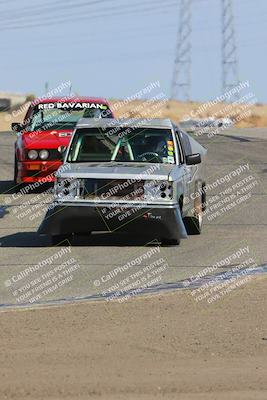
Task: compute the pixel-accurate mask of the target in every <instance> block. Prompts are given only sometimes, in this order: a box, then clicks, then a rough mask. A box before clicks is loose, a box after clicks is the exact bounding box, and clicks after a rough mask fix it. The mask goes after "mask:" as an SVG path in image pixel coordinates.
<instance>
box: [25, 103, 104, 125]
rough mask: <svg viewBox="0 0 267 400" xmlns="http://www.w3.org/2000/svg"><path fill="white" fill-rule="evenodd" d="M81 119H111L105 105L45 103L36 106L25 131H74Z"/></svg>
mask: <svg viewBox="0 0 267 400" xmlns="http://www.w3.org/2000/svg"><path fill="white" fill-rule="evenodd" d="M81 118H97V119H99V118H111V111H110V110H109V108H108V106H107V105H106V104H96V103H77V102H76V103H59V102H57V103H46V104H38V105H37V106H36V107H35V108H34V109H33V113H32V116H31V118H30V121H29V124H28V126H27V131H29V132H33V131H37V130H40V131H46V130H54V129H56V130H61V129H62V130H64V129H74V128H75V126H76V124H77V122H78V121H79V119H81Z"/></svg>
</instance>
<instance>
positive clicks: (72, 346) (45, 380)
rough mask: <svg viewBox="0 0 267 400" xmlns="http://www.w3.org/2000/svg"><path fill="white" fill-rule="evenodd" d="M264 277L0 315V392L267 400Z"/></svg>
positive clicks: (45, 395)
mask: <svg viewBox="0 0 267 400" xmlns="http://www.w3.org/2000/svg"><path fill="white" fill-rule="evenodd" d="M266 283H267V278H266V277H265V278H257V279H254V280H253V281H251V282H250V283H249V284H248V285H247V286H245V287H243V288H242V289H241V288H240V289H236V290H235V291H234V292H233V293H231V294H230V295H228V296H227V297H225V298H224V299H223V300H221V301H219V302H216V303H214V304H212V305H209V306H208V305H206V306H205V305H204V304H197V303H195V302H194V300H193V298H192V296H191V295H190V292H189V291H183V292H178V291H177V292H174V293H170V294H165V295H162V296H155V297H151V298H138V299H133V300H131V301H129V302H127V303H124V304H118V303H112V304H111V303H106V302H105V303H104V302H102V303H87V304H76V305H69V306H63V307H56V308H50V309H35V310H24V311H6V312H1V313H0V330H1V344H0V361H1V363H0V365H1V367H0V376H1V385H0V398H1V399H2V398H3V399H4V398H7V399H11V398H12V399H19V400H23V399H34V400H36V399H53V400H54V399H72V400H73V399H88V398H101V399H137V398H138V399H154V398H155V397H159V398H160V397H165V398H173V399H185V400H195V399H196V400H202V399H203V400H204V399H205V400H209V399H212V400H216V399H220V400H224V399H227V400H229V399H231V400H236V399H242V400H243V399H251V400H252V399H253V400H257V399H265V400H266V398H267V380H266V376H267V316H266V309H267V296H266ZM263 338H266V340H264V339H263Z"/></svg>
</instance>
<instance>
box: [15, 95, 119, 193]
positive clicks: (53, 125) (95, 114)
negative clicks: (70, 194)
mask: <svg viewBox="0 0 267 400" xmlns="http://www.w3.org/2000/svg"><path fill="white" fill-rule="evenodd" d="M80 118H114V115H113V113H112V111H111V109H110V106H109V104H108V102H107V101H106V100H104V99H99V98H90V97H75V98H74V97H68V98H50V99H49V98H47V99H37V100H34V101H33V102H32V103H31V105H30V107H29V109H28V111H27V114H26V116H25V119H24V122H23V123H22V124H19V123H12V130H13V131H15V132H16V133H17V135H18V138H17V140H16V143H15V161H14V183H15V185H19V184H23V183H32V182H41V183H46V182H53V181H54V180H55V177H54V175H55V172H56V171H57V170H58V168H59V167H60V166H61V164H62V152H63V151H64V150H65V149H66V147H67V146H68V144H69V141H70V138H71V135H72V132H73V131H74V128H75V126H76V123H77V122H78V120H79V119H80Z"/></svg>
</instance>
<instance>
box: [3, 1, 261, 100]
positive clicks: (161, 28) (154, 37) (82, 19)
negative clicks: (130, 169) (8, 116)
mask: <svg viewBox="0 0 267 400" xmlns="http://www.w3.org/2000/svg"><path fill="white" fill-rule="evenodd" d="M233 5H234V17H235V30H236V39H237V50H238V61H239V80H240V81H246V80H248V81H249V82H250V89H251V91H252V92H253V93H254V94H255V96H256V98H257V99H258V102H261V103H267V85H266V74H267V48H266V47H267V29H266V23H267V1H266V0H233ZM179 7H180V0H131V1H130V2H129V1H127V0H124V1H123V0H75V1H74V0H46V2H43V1H41V0H8V1H7V0H0V31H1V34H0V51H1V53H0V54H1V58H0V60H1V62H0V91H11V92H17V93H33V94H35V95H36V96H41V95H43V94H44V92H45V82H49V88H50V89H53V88H55V87H57V86H58V85H60V84H61V83H62V82H65V81H68V80H70V81H71V82H72V88H73V90H75V91H76V92H77V93H79V94H81V95H88V96H97V97H98V96H103V97H106V98H116V99H121V98H126V97H127V96H131V95H132V94H134V93H136V92H137V91H139V90H140V89H142V88H143V87H144V86H146V85H148V84H149V83H150V82H154V81H157V80H159V81H160V84H161V89H162V91H163V92H164V93H165V94H166V96H168V97H169V96H170V93H171V91H170V88H171V81H172V72H173V66H174V58H175V49H176V42H177V31H178V26H179ZM221 25H222V24H221V0H192V88H191V99H192V100H198V101H207V100H210V99H213V98H215V97H216V96H219V95H221V94H222V67H221V59H222V57H221V42H222V34H221ZM63 94H65V93H63Z"/></svg>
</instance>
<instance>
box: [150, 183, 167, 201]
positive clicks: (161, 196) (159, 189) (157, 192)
mask: <svg viewBox="0 0 267 400" xmlns="http://www.w3.org/2000/svg"><path fill="white" fill-rule="evenodd" d="M144 198H145V200H146V201H151V200H171V199H172V198H173V186H172V182H168V181H153V180H151V181H146V182H145V184H144Z"/></svg>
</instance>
